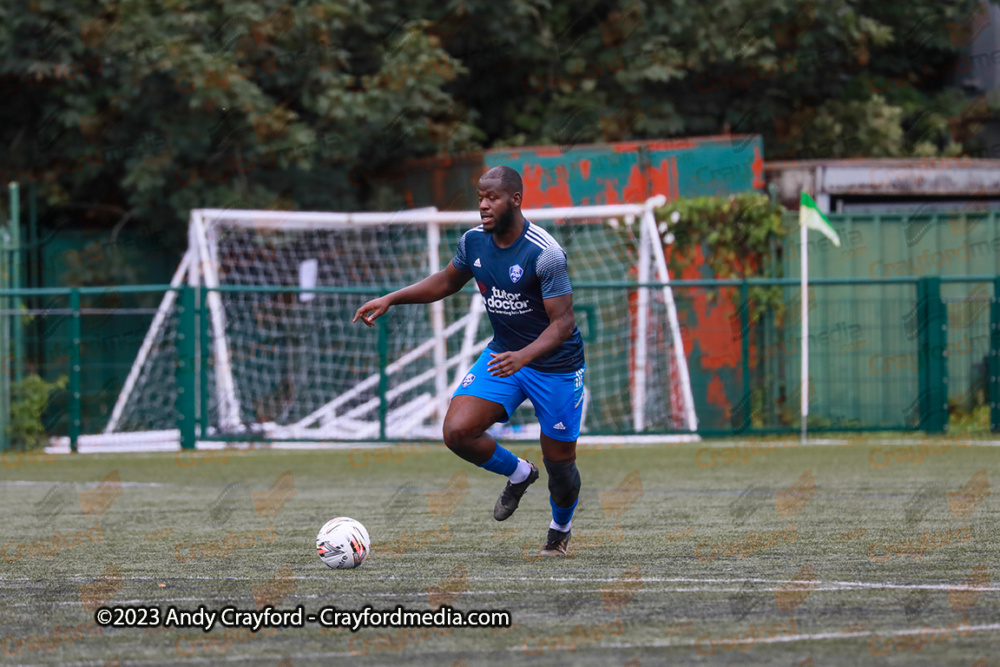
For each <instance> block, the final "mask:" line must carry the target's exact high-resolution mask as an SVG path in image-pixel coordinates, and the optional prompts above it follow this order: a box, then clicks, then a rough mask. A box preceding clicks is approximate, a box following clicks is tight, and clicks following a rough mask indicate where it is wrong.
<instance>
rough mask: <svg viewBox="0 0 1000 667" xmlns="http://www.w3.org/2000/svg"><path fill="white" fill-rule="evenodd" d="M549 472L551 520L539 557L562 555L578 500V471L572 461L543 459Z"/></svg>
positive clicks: (566, 545)
mask: <svg viewBox="0 0 1000 667" xmlns="http://www.w3.org/2000/svg"><path fill="white" fill-rule="evenodd" d="M543 461H544V463H545V470H546V471H548V473H549V504H550V505H551V506H552V522H551V523H550V524H549V532H548V537H547V538H546V541H545V546H544V547H542V549H541V551H540V552H539V553H540V554H541V555H542V556H565V555H566V550H567V547H568V545H569V539H570V536H571V528H572V525H573V512H574V511H575V510H576V505H577V503H578V502H579V500H580V485H581V484H580V471H579V470H578V469H577V467H576V461H575V460H569V461H550V460H549V459H543Z"/></svg>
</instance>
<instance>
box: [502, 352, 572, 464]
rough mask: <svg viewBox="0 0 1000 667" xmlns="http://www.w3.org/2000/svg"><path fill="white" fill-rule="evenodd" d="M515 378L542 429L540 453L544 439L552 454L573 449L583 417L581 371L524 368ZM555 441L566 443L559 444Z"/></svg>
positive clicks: (543, 449)
mask: <svg viewBox="0 0 1000 667" xmlns="http://www.w3.org/2000/svg"><path fill="white" fill-rule="evenodd" d="M517 377H518V381H519V383H520V384H521V388H522V389H524V393H525V394H526V395H527V397H528V398H529V399H531V404H532V405H534V406H535V415H536V416H537V417H538V423H539V425H540V426H541V429H542V436H543V440H542V453H543V454H544V453H545V448H546V447H545V442H546V440H547V441H549V443H550V445H549V449H551V450H552V452H553V454H556V453H557V450H559V449H563V450H575V443H576V439H577V438H578V437H579V436H580V420H581V418H582V416H583V371H582V370H581V371H579V372H577V373H540V372H538V371H535V370H532V369H530V368H523V369H521V370H520V371H518V373H517ZM557 443H566V444H565V445H564V446H560V445H558V444H557ZM560 458H564V457H560ZM553 460H559V459H553Z"/></svg>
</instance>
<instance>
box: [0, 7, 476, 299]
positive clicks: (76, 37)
mask: <svg viewBox="0 0 1000 667" xmlns="http://www.w3.org/2000/svg"><path fill="white" fill-rule="evenodd" d="M426 25H427V22H426V21H421V20H418V19H414V20H409V19H405V18H404V17H403V16H402V15H401V14H400V13H399V11H398V9H397V8H396V4H395V3H392V2H384V1H380V0H373V1H371V2H369V1H366V0H359V1H356V2H354V1H352V2H351V3H344V2H340V1H337V0H318V1H314V2H309V3H308V5H305V6H294V5H292V4H291V3H290V2H284V3H281V2H278V1H277V0H271V1H269V2H227V3H210V2H203V1H202V2H199V1H195V0H168V1H167V2H153V1H152V0H135V1H132V2H122V3H113V4H110V5H107V6H105V7H104V8H103V9H101V8H100V7H97V6H96V5H95V3H93V2H86V1H84V0H61V1H59V2H56V1H55V0H35V1H33V2H30V3H28V4H26V5H25V4H22V5H20V6H19V7H17V8H16V9H11V10H6V16H5V19H4V21H3V22H2V27H0V62H2V63H4V64H3V66H2V67H3V69H2V70H0V81H2V83H0V87H2V90H3V93H4V104H3V106H2V108H0V120H2V122H0V137H2V141H3V144H4V145H5V146H7V147H9V148H8V150H7V151H5V152H4V153H3V154H2V155H0V173H2V175H3V180H4V182H5V183H6V182H9V181H12V180H18V181H20V182H22V184H24V185H27V184H29V183H31V182H35V183H37V184H38V186H39V188H40V193H41V197H42V199H43V201H44V202H45V203H46V204H47V205H48V212H49V217H48V222H49V224H50V225H51V224H56V223H57V222H58V221H60V220H72V221H74V222H77V223H78V222H79V221H84V222H86V223H89V224H90V225H96V226H99V227H104V228H107V229H109V230H110V229H113V230H114V231H115V233H117V232H118V231H119V230H124V231H125V232H128V231H130V227H132V228H135V227H141V228H142V229H141V232H142V238H143V239H144V240H145V242H146V246H147V247H156V246H158V245H166V246H168V247H172V248H178V249H179V248H181V247H183V246H184V245H185V244H186V237H185V234H186V226H187V217H188V212H189V210H190V209H192V208H199V207H220V208H226V207H239V208H248V207H256V208H267V207H269V206H272V207H273V206H276V205H277V204H279V203H280V204H281V205H283V206H286V207H287V206H291V207H293V208H295V207H297V208H304V209H317V208H319V209H331V208H334V209H342V210H345V209H346V210H350V209H360V208H365V207H368V206H371V205H372V203H373V202H374V201H376V200H377V199H378V197H379V196H381V195H382V194H383V193H380V192H378V191H377V184H376V185H372V183H371V182H370V179H367V178H366V174H367V173H368V172H370V171H375V170H378V169H379V168H381V167H384V166H385V165H387V164H391V163H392V162H394V161H398V160H402V159H405V158H409V157H413V156H415V155H420V154H433V153H436V152H439V151H454V150H458V149H462V148H468V147H471V146H473V145H474V144H473V142H472V141H471V139H472V136H473V128H472V126H471V125H470V124H468V123H467V122H466V121H467V116H468V112H467V111H466V110H465V109H463V108H461V107H460V106H458V105H456V104H455V102H454V99H453V97H452V96H451V95H450V94H449V93H447V92H445V91H444V90H443V88H444V86H445V85H446V84H447V83H448V82H449V81H452V80H454V79H455V78H456V77H457V76H458V75H459V74H461V73H463V72H464V70H463V68H462V66H461V64H460V63H459V62H458V61H457V60H455V59H454V58H452V57H450V56H449V55H448V53H447V52H446V51H445V50H444V49H443V48H441V46H440V43H439V41H438V40H437V39H436V38H435V37H433V36H431V35H429V34H428V33H427V31H426V30H425V28H426ZM384 203H390V204H392V203H395V204H399V203H401V202H399V201H396V202H384ZM95 270H96V267H95ZM76 279H77V280H80V281H84V282H86V276H77V278H76Z"/></svg>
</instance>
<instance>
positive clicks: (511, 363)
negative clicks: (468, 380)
mask: <svg viewBox="0 0 1000 667" xmlns="http://www.w3.org/2000/svg"><path fill="white" fill-rule="evenodd" d="M542 303H543V304H545V312H546V314H548V316H549V326H547V327H545V329H543V330H542V333H541V334H539V336H538V338H536V339H535V340H534V341H533V342H532V343H530V344H528V345H525V346H524V347H522V348H521V349H520V350H513V351H510V352H491V353H490V355H491V356H492V357H493V359H492V360H490V363H489V364H488V365H487V369H488V370H489V372H490V375H493V376H496V377H509V376H511V375H513V374H514V373H516V372H518V371H519V370H521V369H522V368H524V367H525V366H527V365H528V364H529V363H531V360H532V359H534V358H535V357H540V356H542V355H543V354H547V353H549V352H551V351H552V350H554V349H556V348H557V347H559V346H560V345H562V344H563V342H564V341H566V339H568V338H569V337H570V336H572V335H573V329H574V328H575V327H576V318H575V317H573V295H572V294H564V295H562V296H555V297H552V298H549V299H543V300H542Z"/></svg>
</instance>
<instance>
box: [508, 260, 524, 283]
mask: <svg viewBox="0 0 1000 667" xmlns="http://www.w3.org/2000/svg"><path fill="white" fill-rule="evenodd" d="M523 275H524V269H522V268H521V265H520V264H515V265H514V266H512V267H510V279H511V282H515V283H516V282H517V281H518V280H520V279H521V276H523Z"/></svg>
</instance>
